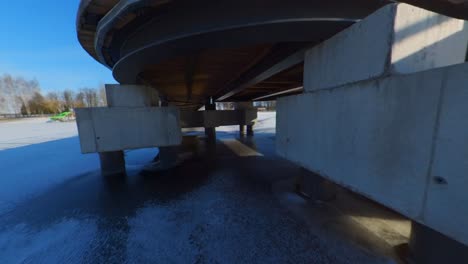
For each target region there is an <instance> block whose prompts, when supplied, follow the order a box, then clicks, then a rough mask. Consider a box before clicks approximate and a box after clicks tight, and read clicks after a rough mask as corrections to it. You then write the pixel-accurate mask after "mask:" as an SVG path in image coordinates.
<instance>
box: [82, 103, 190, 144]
mask: <svg viewBox="0 0 468 264" xmlns="http://www.w3.org/2000/svg"><path fill="white" fill-rule="evenodd" d="M75 111H76V117H77V124H78V132H79V134H80V144H81V151H82V152H83V153H95V152H110V151H117V150H125V149H137V148H146V147H163V146H173V145H178V144H180V142H181V140H182V134H181V131H180V121H179V112H178V109H177V108H175V107H151V108H150V107H140V108H125V107H115V108H81V109H76V110H75Z"/></svg>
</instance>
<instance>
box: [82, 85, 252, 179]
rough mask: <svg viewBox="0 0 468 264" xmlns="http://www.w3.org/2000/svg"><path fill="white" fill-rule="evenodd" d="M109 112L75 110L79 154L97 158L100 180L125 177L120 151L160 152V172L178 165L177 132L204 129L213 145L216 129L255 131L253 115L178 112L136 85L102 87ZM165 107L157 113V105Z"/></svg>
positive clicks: (211, 107)
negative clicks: (151, 149)
mask: <svg viewBox="0 0 468 264" xmlns="http://www.w3.org/2000/svg"><path fill="white" fill-rule="evenodd" d="M106 96H107V103H108V107H98V108H81V109H76V116H77V124H78V132H79V136H80V144H81V151H82V152H83V153H99V156H100V160H101V170H102V174H103V175H116V174H125V158H124V153H123V151H124V150H127V149H138V148H148V147H159V148H160V161H161V163H160V164H161V166H162V168H163V169H164V168H170V167H172V166H173V165H174V164H176V163H177V146H179V145H180V143H181V142H182V132H181V128H192V127H205V131H206V134H207V136H208V140H209V141H210V142H213V141H215V140H216V130H215V128H216V127H218V126H229V125H253V122H254V120H255V119H256V118H257V111H256V109H242V110H234V111H216V109H215V107H214V106H215V105H214V104H210V105H209V107H208V108H207V110H206V111H180V110H179V109H178V108H177V107H172V106H167V104H165V103H163V104H161V103H160V98H159V96H158V93H157V91H156V89H154V88H151V87H147V86H139V85H106ZM160 104H161V105H165V106H164V107H159V105H160Z"/></svg>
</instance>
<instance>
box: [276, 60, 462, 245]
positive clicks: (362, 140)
mask: <svg viewBox="0 0 468 264" xmlns="http://www.w3.org/2000/svg"><path fill="white" fill-rule="evenodd" d="M467 72H468V64H460V65H455V66H451V67H446V68H440V69H435V70H430V71H425V72H420V73H415V74H410V75H401V76H392V77H386V78H383V79H379V80H370V81H363V82H359V83H355V84H350V85H345V86H341V87H337V88H334V89H329V90H322V91H315V92H313V93H309V94H301V95H296V96H290V97H285V98H282V99H280V100H279V102H278V114H277V120H278V121H277V137H276V138H277V150H278V154H279V155H280V156H282V157H284V158H286V159H288V160H291V161H293V162H296V163H298V164H300V165H301V166H303V167H305V168H307V169H309V170H311V171H314V172H316V173H318V174H320V175H322V176H324V177H326V178H328V179H330V180H332V181H334V182H336V183H338V184H340V185H342V186H346V187H348V188H350V189H352V190H354V191H356V192H359V193H361V194H363V195H365V196H367V197H369V198H371V199H373V200H375V201H377V202H379V203H381V204H384V205H386V206H388V207H390V208H393V209H395V210H396V211H398V212H400V213H402V214H404V215H406V216H407V217H409V218H411V219H413V220H415V221H417V222H420V223H421V224H424V225H427V226H428V227H430V228H433V229H434V230H437V231H438V232H440V233H442V234H444V235H446V236H449V237H451V238H453V239H455V240H457V241H459V242H461V243H463V244H465V245H468V229H466V228H465V224H466V223H468V207H466V204H468V192H466V186H468V176H467V174H466V171H468V163H467V162H466V157H467V156H468V153H467V150H468V137H467V136H466V135H468V115H467V113H468V104H466V102H467V101H468V91H467V90H466V85H467V84H468V75H467V74H466V73H467Z"/></svg>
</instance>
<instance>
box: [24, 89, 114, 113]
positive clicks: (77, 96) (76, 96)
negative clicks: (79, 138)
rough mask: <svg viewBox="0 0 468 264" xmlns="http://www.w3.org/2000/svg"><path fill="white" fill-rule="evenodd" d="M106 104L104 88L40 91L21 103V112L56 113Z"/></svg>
mask: <svg viewBox="0 0 468 264" xmlns="http://www.w3.org/2000/svg"><path fill="white" fill-rule="evenodd" d="M105 105H107V102H106V96H105V92H104V89H103V88H101V89H93V88H83V89H80V90H78V91H77V92H74V91H72V90H64V91H61V92H49V93H47V94H46V95H45V96H44V95H42V93H40V92H35V93H34V95H33V96H32V98H31V99H30V100H28V101H26V102H23V104H22V105H21V114H22V115H36V114H56V113H61V112H63V111H70V110H71V109H74V108H80V107H97V106H105Z"/></svg>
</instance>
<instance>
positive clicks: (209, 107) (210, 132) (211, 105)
mask: <svg viewBox="0 0 468 264" xmlns="http://www.w3.org/2000/svg"><path fill="white" fill-rule="evenodd" d="M213 110H216V103H215V102H213V100H212V98H210V99H208V101H207V102H206V104H205V111H213ZM205 135H206V137H207V139H208V141H209V142H215V141H216V127H206V126H205Z"/></svg>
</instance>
